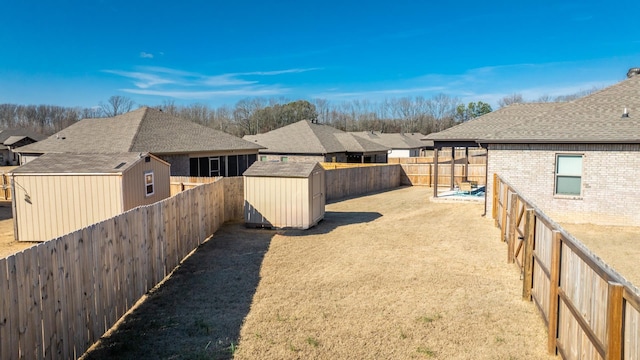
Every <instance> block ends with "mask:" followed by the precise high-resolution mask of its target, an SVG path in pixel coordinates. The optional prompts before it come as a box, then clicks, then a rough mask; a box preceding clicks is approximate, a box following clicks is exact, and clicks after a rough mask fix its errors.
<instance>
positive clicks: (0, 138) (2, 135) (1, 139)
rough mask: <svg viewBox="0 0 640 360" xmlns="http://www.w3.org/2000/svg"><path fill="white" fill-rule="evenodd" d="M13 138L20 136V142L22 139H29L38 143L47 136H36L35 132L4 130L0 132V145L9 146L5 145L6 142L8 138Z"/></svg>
mask: <svg viewBox="0 0 640 360" xmlns="http://www.w3.org/2000/svg"><path fill="white" fill-rule="evenodd" d="M14 136H20V137H21V139H20V140H22V139H24V137H29V138H31V139H33V140H35V141H40V140H44V139H46V138H47V135H42V134H38V133H36V132H33V131H31V130H27V129H4V130H2V131H0V144H5V145H11V144H6V141H7V140H8V139H9V138H11V137H14ZM20 140H18V141H20ZM14 143H15V142H14Z"/></svg>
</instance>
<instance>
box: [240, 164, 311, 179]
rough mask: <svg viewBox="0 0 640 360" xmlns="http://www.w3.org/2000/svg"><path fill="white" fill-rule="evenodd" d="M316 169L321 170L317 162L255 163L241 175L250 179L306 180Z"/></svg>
mask: <svg viewBox="0 0 640 360" xmlns="http://www.w3.org/2000/svg"><path fill="white" fill-rule="evenodd" d="M316 168H319V169H322V166H320V165H319V164H318V163H317V162H279V161H275V162H274V161H256V162H254V163H253V165H251V166H250V167H249V168H248V169H247V170H246V171H245V172H244V174H243V175H244V176H252V177H295V178H306V177H309V175H311V173H313V171H314V170H315V169H316Z"/></svg>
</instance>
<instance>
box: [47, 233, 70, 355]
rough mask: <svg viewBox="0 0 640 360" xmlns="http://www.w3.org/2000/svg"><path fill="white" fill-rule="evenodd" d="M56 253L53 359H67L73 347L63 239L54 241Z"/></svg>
mask: <svg viewBox="0 0 640 360" xmlns="http://www.w3.org/2000/svg"><path fill="white" fill-rule="evenodd" d="M52 241H55V244H56V253H55V257H54V258H53V260H54V269H55V271H54V282H55V298H56V303H57V307H58V308H57V309H56V313H57V314H56V333H57V339H56V340H57V341H56V349H55V355H54V357H55V358H64V359H68V358H69V357H70V356H73V346H72V344H71V339H70V337H71V336H70V329H69V323H70V321H69V305H68V303H69V300H68V296H67V294H68V293H67V291H68V288H69V285H68V284H67V283H68V276H67V275H68V274H67V271H68V268H67V266H66V259H67V257H68V256H67V254H66V252H67V249H66V247H67V243H66V242H65V237H64V236H63V237H60V238H57V239H55V240H52Z"/></svg>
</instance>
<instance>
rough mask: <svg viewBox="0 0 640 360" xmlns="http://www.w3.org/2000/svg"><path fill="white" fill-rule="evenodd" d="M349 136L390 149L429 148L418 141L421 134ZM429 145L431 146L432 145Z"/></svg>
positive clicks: (366, 133)
mask: <svg viewBox="0 0 640 360" xmlns="http://www.w3.org/2000/svg"><path fill="white" fill-rule="evenodd" d="M350 134H353V135H355V136H357V137H360V138H363V139H366V140H369V141H372V142H375V143H377V144H380V145H383V146H386V147H388V148H391V149H420V148H423V147H427V146H429V144H427V143H426V142H423V141H421V140H420V138H421V137H424V135H422V134H415V135H410V134H401V133H381V132H379V131H359V132H351V133H350ZM416 135H417V136H416ZM431 145H432V146H433V143H431Z"/></svg>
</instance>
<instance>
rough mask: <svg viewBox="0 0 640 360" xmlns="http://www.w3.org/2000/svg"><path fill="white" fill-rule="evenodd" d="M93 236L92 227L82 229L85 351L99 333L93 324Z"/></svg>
mask: <svg viewBox="0 0 640 360" xmlns="http://www.w3.org/2000/svg"><path fill="white" fill-rule="evenodd" d="M93 235H94V226H88V227H85V228H84V229H82V236H83V239H84V240H85V241H84V246H83V248H82V255H81V258H82V261H81V262H80V264H79V269H81V272H82V287H83V293H82V294H81V296H82V307H83V309H84V311H85V315H84V316H85V318H84V320H85V324H84V326H85V331H86V333H87V343H86V345H85V349H86V348H88V347H89V346H91V344H93V343H94V342H95V341H97V340H98V339H99V338H100V336H101V335H102V334H101V333H96V332H95V327H94V325H93V324H94V323H95V322H97V321H98V320H97V312H96V299H95V298H96V286H95V272H96V269H95V264H94V262H93V252H94V247H95V246H96V241H95V239H94V237H93Z"/></svg>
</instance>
